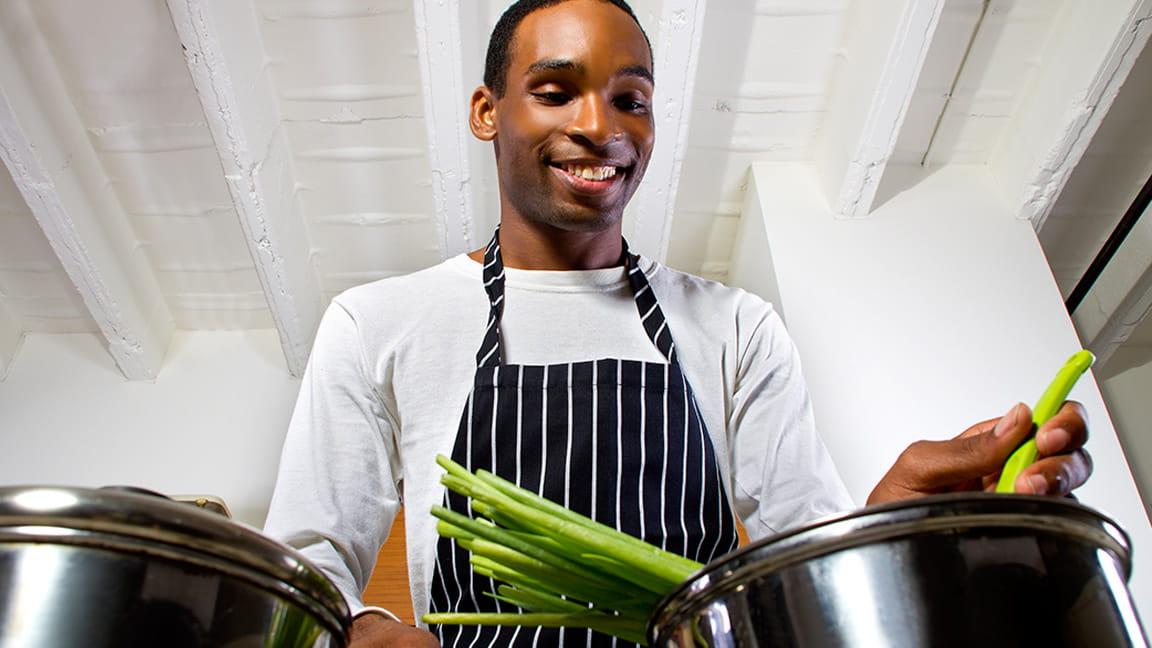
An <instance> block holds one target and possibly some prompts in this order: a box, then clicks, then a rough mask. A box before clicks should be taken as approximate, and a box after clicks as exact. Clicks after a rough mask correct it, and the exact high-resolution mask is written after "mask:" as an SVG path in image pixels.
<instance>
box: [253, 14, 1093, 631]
mask: <svg viewBox="0 0 1152 648" xmlns="http://www.w3.org/2000/svg"><path fill="white" fill-rule="evenodd" d="M652 93H653V78H652V56H651V49H650V46H649V44H648V41H647V38H646V36H645V35H644V33H643V31H642V30H641V28H640V26H639V24H638V23H637V21H636V19H635V16H634V15H633V14H632V12H631V10H630V9H629V8H628V7H627V5H626V4H625V3H624V2H623V1H622V0H521V1H520V2H517V3H516V4H514V5H513V6H512V7H511V8H510V9H509V10H508V12H507V13H506V14H505V16H504V17H503V18H502V19H501V21H500V23H499V24H498V25H497V27H496V30H495V31H494V33H493V38H492V42H491V43H490V45H489V54H488V65H487V69H486V72H485V85H484V86H483V87H481V88H479V89H477V90H476V92H475V93H474V94H473V96H472V102H471V113H470V121H471V128H472V131H473V133H474V134H475V135H476V136H477V137H479V138H480V139H482V140H486V141H491V142H493V145H494V150H495V154H496V162H497V168H498V175H499V181H500V207H501V227H500V230H499V234H498V237H496V238H494V239H493V241H492V243H491V244H489V246H487V247H486V248H485V249H483V250H477V251H475V252H473V253H471V254H470V255H461V256H459V257H457V258H454V259H450V260H448V261H446V262H444V263H442V264H440V265H438V266H436V267H434V268H430V269H428V270H425V271H422V272H418V273H415V274H413V275H410V276H408V277H403V278H397V279H389V280H385V281H382V282H376V283H374V284H369V285H367V286H362V287H359V288H355V289H353V290H351V291H349V292H347V293H345V294H344V295H341V296H340V297H337V298H336V299H335V300H334V301H333V304H332V306H331V307H330V308H329V310H328V313H327V314H326V315H325V318H324V321H323V323H322V324H321V327H320V331H319V333H318V335H317V340H316V344H315V347H314V350H313V355H312V358H311V360H310V363H309V368H308V371H307V372H306V375H305V378H304V381H303V384H302V386H301V393H300V400H299V402H298V404H297V409H296V411H295V413H294V415H293V420H292V425H291V428H290V431H289V435H288V438H287V440H286V442H285V448H284V456H283V459H282V463H281V468H280V477H279V481H278V484H277V489H276V493H275V496H274V498H273V503H272V508H271V511H270V513H269V518H268V527H267V530H268V532H269V533H270V534H272V535H274V536H276V537H280V538H283V539H285V540H286V541H288V542H289V543H291V544H293V545H295V546H297V547H300V548H301V550H302V551H304V552H305V553H306V554H307V555H308V556H310V557H311V558H312V559H313V560H314V561H316V562H317V563H318V564H319V565H320V566H321V567H322V568H323V569H324V570H325V571H326V572H327V573H328V574H329V575H330V576H331V577H332V578H333V580H334V581H335V582H336V583H337V584H338V586H339V587H340V588H341V590H342V591H343V592H344V593H345V596H346V597H347V598H348V599H349V602H350V604H351V605H352V607H353V609H354V611H356V610H358V609H359V608H361V607H362V604H361V603H360V597H359V592H360V591H361V589H362V588H363V586H364V584H365V582H366V580H367V577H368V575H369V574H370V573H371V571H372V568H373V566H374V565H373V563H374V560H375V557H376V554H377V552H378V550H379V547H380V544H381V543H382V542H383V540H384V537H385V536H386V534H387V532H388V529H389V527H390V526H391V521H392V517H393V515H394V514H395V511H396V509H397V508H398V506H399V504H400V500H401V499H403V500H404V503H405V504H406V505H407V506H408V510H409V512H410V513H409V516H408V519H407V525H408V541H409V543H408V546H409V562H410V566H411V579H412V588H413V589H412V591H413V595H414V599H415V608H416V611H417V614H418V615H419V614H421V613H422V612H424V611H426V610H427V609H435V610H441V611H443V610H464V609H478V608H479V609H499V605H500V604H499V603H498V602H495V601H493V600H491V599H489V598H487V597H485V596H484V595H483V593H484V592H485V591H487V590H490V589H491V584H490V583H489V582H487V581H484V579H480V578H479V577H476V576H475V575H474V574H472V573H471V570H470V569H469V567H468V565H467V561H466V557H465V556H464V555H463V552H462V551H460V549H459V548H458V547H456V546H455V545H454V544H453V543H452V542H451V541H449V540H443V539H441V540H437V539H436V536H435V531H434V528H433V523H432V520H431V518H430V516H428V515H427V514H426V511H427V510H428V508H429V507H430V506H431V505H432V504H439V503H441V502H442V501H444V500H445V496H444V494H443V490H442V489H441V488H439V486H438V485H437V478H438V473H439V471H438V470H437V468H436V466H435V464H434V462H433V457H434V455H436V454H437V453H443V454H450V455H452V457H453V458H454V459H456V460H457V461H458V462H460V463H464V464H466V465H468V466H470V467H472V468H473V469H475V468H479V467H486V468H489V469H491V470H493V471H495V472H497V473H498V474H501V475H503V476H505V477H508V478H510V479H514V480H516V481H518V482H519V483H521V484H522V485H524V486H525V487H527V488H532V489H534V490H537V491H538V492H542V493H543V494H544V495H545V496H547V497H549V498H551V499H554V500H556V501H560V502H562V503H563V504H565V505H567V506H570V507H571V508H573V509H576V510H579V511H581V512H583V513H585V514H588V515H591V516H593V517H595V518H597V519H599V520H601V521H604V522H606V523H609V524H613V525H615V526H617V527H618V528H622V529H624V530H626V531H628V532H630V533H634V534H636V535H639V536H641V537H644V538H645V539H647V540H649V541H650V542H654V543H656V544H662V545H664V546H666V547H669V548H671V549H673V550H676V551H680V552H682V553H685V554H686V555H690V556H693V557H694V558H696V559H699V560H708V559H710V558H712V557H715V556H717V555H720V554H722V553H724V551H726V550H727V549H729V548H730V547H732V546H733V543H734V542H735V534H734V529H733V525H732V519H733V517H734V516H738V517H739V518H740V519H741V520H742V522H743V524H744V526H745V527H746V528H747V529H748V531H749V534H750V535H751V536H752V537H753V538H758V537H763V536H766V535H770V534H772V533H774V532H778V531H781V530H784V529H785V528H789V527H793V526H796V525H799V524H802V523H804V522H806V521H809V520H811V519H813V518H814V517H817V516H820V515H824V514H828V513H833V512H836V511H841V510H844V509H847V508H850V507H851V506H852V502H851V500H850V499H849V498H848V496H847V494H846V492H845V490H844V488H843V486H842V484H841V483H840V481H839V478H838V477H837V475H836V472H835V469H834V467H833V466H832V463H831V461H830V460H829V458H828V456H827V453H826V452H825V450H824V448H823V446H822V445H821V444H820V442H819V440H818V438H817V437H816V434H815V428H814V424H813V421H812V413H811V406H810V404H809V401H808V397H807V393H806V390H805V387H804V384H803V380H802V378H801V376H800V373H799V367H798V363H797V360H796V357H795V350H794V348H793V346H792V343H791V342H790V340H789V339H788V337H787V334H786V333H785V331H784V329H783V327H782V324H781V323H780V320H779V318H778V317H777V316H776V315H775V313H774V312H773V311H772V309H771V307H770V306H769V305H768V304H765V303H764V302H763V301H762V300H759V299H757V298H755V297H753V296H751V295H748V294H747V293H744V292H743V291H739V290H735V289H730V288H727V287H724V286H722V285H720V284H717V283H714V282H708V281H705V280H702V279H699V278H696V277H692V276H689V275H685V274H682V273H678V272H675V271H673V270H671V269H669V268H666V267H663V266H660V265H659V264H657V263H654V262H652V261H650V260H647V259H643V258H640V257H635V256H633V255H631V254H629V253H627V251H626V250H625V248H624V246H623V243H622V239H621V235H620V231H621V228H620V220H621V216H622V214H623V210H624V206H625V204H626V203H627V201H628V200H629V198H630V197H631V196H632V194H633V193H634V192H635V190H636V187H637V186H638V184H639V182H640V179H641V177H642V176H643V173H644V170H645V167H646V165H647V163H648V159H649V156H650V155H651V151H652V145H653V141H654V133H653V123H652V114H651V101H652ZM1030 427H1031V421H1030V416H1029V413H1028V411H1027V407H1025V406H1023V405H1018V406H1016V407H1014V408H1013V409H1012V410H1011V411H1010V412H1009V413H1008V415H1006V416H1004V417H1003V418H1001V419H998V420H992V421H986V422H984V423H980V424H977V425H975V426H973V427H972V428H970V429H969V430H968V431H966V432H964V433H963V434H962V435H960V437H958V438H956V439H953V440H951V441H944V442H920V443H916V444H914V445H912V446H911V447H910V448H909V449H908V450H907V451H905V452H904V453H903V454H902V455H901V457H900V458H899V459H898V461H897V462H896V464H895V465H894V466H893V467H892V469H891V470H890V471H889V472H888V474H887V475H886V476H885V477H884V479H883V480H882V481H881V483H880V484H879V485H878V486H877V487H876V489H875V490H874V491H873V493H872V495H871V497H870V498H869V502H870V503H878V502H883V501H890V500H893V499H900V498H907V497H915V496H919V495H924V494H930V493H937V492H943V491H949V490H960V489H978V488H984V487H986V486H987V485H988V484H990V483H991V481H992V480H993V479H994V478H995V477H996V474H997V472H998V469H999V466H1001V465H1003V462H1004V460H1005V458H1006V457H1007V455H1008V454H1009V453H1010V452H1011V450H1012V449H1013V448H1014V447H1015V446H1017V445H1018V444H1019V443H1020V442H1021V441H1022V440H1023V439H1024V438H1025V437H1026V436H1027V435H1028V433H1029V431H1030ZM1086 435H1087V432H1086V429H1085V423H1084V418H1083V414H1082V411H1081V409H1080V408H1079V407H1078V406H1076V405H1074V404H1073V405H1067V406H1065V408H1064V409H1063V410H1062V411H1061V412H1060V414H1058V415H1057V417H1055V418H1054V419H1053V420H1052V422H1050V423H1049V424H1047V425H1046V426H1045V427H1044V428H1043V429H1042V430H1040V431H1039V433H1038V436H1037V439H1038V444H1039V446H1040V451H1041V454H1042V455H1043V458H1042V459H1041V460H1040V461H1039V462H1037V463H1036V464H1035V465H1034V466H1032V467H1031V468H1029V469H1028V470H1027V471H1026V472H1025V474H1024V475H1022V476H1021V478H1020V480H1019V481H1018V482H1017V486H1018V489H1019V490H1021V491H1024V492H1035V493H1051V494H1062V493H1066V492H1068V491H1069V490H1070V489H1072V488H1074V487H1076V486H1078V485H1079V484H1080V483H1082V482H1083V481H1084V480H1085V479H1086V478H1087V476H1088V474H1089V473H1090V472H1091V465H1090V462H1089V460H1088V457H1087V455H1086V454H1085V453H1084V451H1083V450H1082V449H1081V448H1082V446H1083V444H1084V441H1085V438H1086ZM448 503H449V505H450V506H452V507H454V508H457V509H460V510H463V509H462V507H463V506H464V505H463V503H461V502H459V501H453V500H452V499H451V498H449V500H448ZM482 581H483V582H482ZM436 631H437V632H438V633H439V635H440V636H439V638H437V637H435V636H434V635H432V634H430V633H429V632H427V631H425V630H422V629H417V628H411V627H407V626H404V625H403V624H400V623H398V622H396V621H394V620H390V619H388V618H387V617H386V616H384V615H383V614H377V613H374V611H368V613H365V614H359V615H358V616H357V618H356V620H355V623H354V626H353V645H354V646H425V645H427V646H435V645H438V641H443V642H444V643H445V644H446V645H461V646H467V645H476V646H481V645H483V646H512V645H533V644H535V645H541V646H548V645H556V644H558V643H559V642H560V635H559V633H558V632H559V631H543V632H541V631H539V630H536V629H531V628H527V629H508V628H504V629H490V628H488V629H472V628H460V627H451V628H448V627H442V628H437V629H436ZM566 632H567V634H566V635H565V637H566V638H569V639H578V640H579V642H580V645H586V644H594V645H604V643H603V638H602V637H600V636H593V635H591V634H589V633H587V631H578V632H577V631H566Z"/></svg>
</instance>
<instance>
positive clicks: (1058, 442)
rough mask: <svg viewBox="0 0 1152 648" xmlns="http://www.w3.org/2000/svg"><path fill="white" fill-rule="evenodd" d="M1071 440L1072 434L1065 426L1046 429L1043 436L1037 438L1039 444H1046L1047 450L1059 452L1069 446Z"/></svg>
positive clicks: (1045, 449)
mask: <svg viewBox="0 0 1152 648" xmlns="http://www.w3.org/2000/svg"><path fill="white" fill-rule="evenodd" d="M1071 441H1072V435H1071V434H1068V430H1065V429H1064V428H1053V429H1051V430H1045V431H1044V434H1043V435H1041V438H1037V439H1036V443H1037V444H1039V445H1042V446H1044V451H1045V452H1059V451H1060V450H1063V449H1064V448H1067V447H1068V444H1069V443H1070V442H1071Z"/></svg>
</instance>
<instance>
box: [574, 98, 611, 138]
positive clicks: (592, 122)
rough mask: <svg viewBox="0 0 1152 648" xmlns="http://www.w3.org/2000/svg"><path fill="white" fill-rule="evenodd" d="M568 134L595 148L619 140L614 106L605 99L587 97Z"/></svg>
mask: <svg viewBox="0 0 1152 648" xmlns="http://www.w3.org/2000/svg"><path fill="white" fill-rule="evenodd" d="M568 134H569V136H571V137H574V138H579V139H583V140H585V141H587V142H588V143H589V144H591V145H593V146H604V145H606V144H608V143H609V142H612V141H613V140H615V139H619V137H620V128H619V124H618V123H617V121H616V114H615V112H613V110H612V106H611V105H610V104H609V103H608V102H607V101H605V100H604V98H603V97H599V96H593V97H590V96H585V97H583V98H582V99H581V101H580V104H579V106H578V109H577V113H576V115H575V116H574V117H573V119H572V121H571V123H570V124H569V126H568Z"/></svg>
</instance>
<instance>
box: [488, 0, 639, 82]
mask: <svg viewBox="0 0 1152 648" xmlns="http://www.w3.org/2000/svg"><path fill="white" fill-rule="evenodd" d="M510 53H511V55H512V56H511V61H510V63H511V64H512V67H520V68H521V69H522V72H523V73H526V74H531V73H533V72H538V71H542V70H545V69H560V68H564V69H569V70H572V71H574V72H578V73H583V72H585V71H586V70H587V69H588V67H589V66H590V65H591V64H592V63H593V62H594V61H592V60H589V59H591V58H593V57H596V58H598V59H599V60H598V61H595V62H598V63H609V62H610V63H609V64H610V65H613V66H615V68H616V69H617V74H624V75H628V76H640V77H645V78H647V79H649V80H651V78H652V69H651V65H652V64H651V52H650V50H649V48H648V40H647V39H646V38H645V37H644V33H643V31H641V29H640V26H639V25H637V24H636V22H635V21H634V20H633V19H632V17H631V16H629V15H628V14H627V13H625V12H624V11H623V10H622V9H620V8H619V7H617V6H615V5H613V4H612V3H610V2H604V1H603V0H583V1H581V0H569V1H568V2H561V3H559V4H557V5H553V6H551V7H546V8H543V9H539V10H537V11H534V12H532V13H531V14H529V15H528V16H526V17H525V18H524V20H523V21H522V22H521V23H520V24H519V25H518V26H517V27H516V31H515V34H514V36H513V39H512V47H511V52H510Z"/></svg>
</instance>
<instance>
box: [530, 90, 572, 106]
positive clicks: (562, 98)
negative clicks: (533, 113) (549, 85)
mask: <svg viewBox="0 0 1152 648" xmlns="http://www.w3.org/2000/svg"><path fill="white" fill-rule="evenodd" d="M532 96H533V97H536V98H537V99H539V100H540V101H542V102H543V103H546V104H548V105H552V106H560V105H563V104H565V103H568V95H566V94H564V93H563V92H533V93H532Z"/></svg>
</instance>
